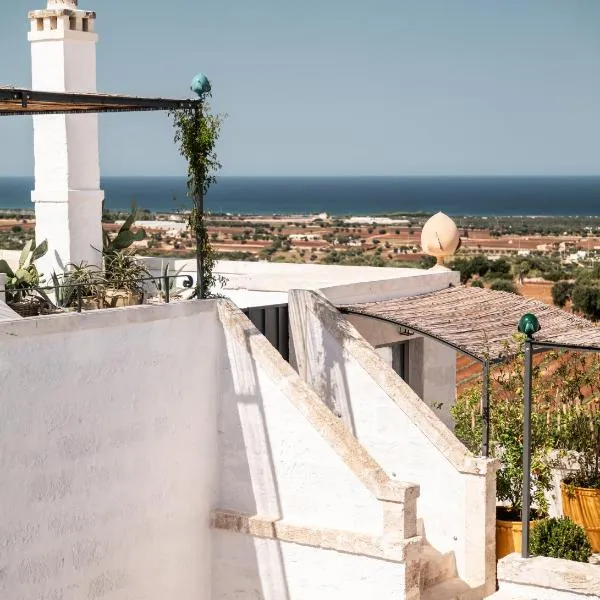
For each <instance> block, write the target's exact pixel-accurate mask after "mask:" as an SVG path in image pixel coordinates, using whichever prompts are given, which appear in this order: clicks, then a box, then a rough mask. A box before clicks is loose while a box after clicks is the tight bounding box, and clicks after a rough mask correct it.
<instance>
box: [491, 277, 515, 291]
mask: <svg viewBox="0 0 600 600" xmlns="http://www.w3.org/2000/svg"><path fill="white" fill-rule="evenodd" d="M490 289H492V290H496V291H498V292H510V293H511V294H518V292H517V288H516V287H515V284H514V283H513V282H512V281H509V280H508V279H496V280H495V281H493V282H492V285H491V286H490Z"/></svg>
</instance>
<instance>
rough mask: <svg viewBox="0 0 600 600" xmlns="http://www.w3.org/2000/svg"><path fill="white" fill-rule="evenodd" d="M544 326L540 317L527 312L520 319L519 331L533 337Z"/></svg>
mask: <svg viewBox="0 0 600 600" xmlns="http://www.w3.org/2000/svg"><path fill="white" fill-rule="evenodd" d="M541 328H542V326H541V325H540V322H539V320H538V318H537V317H536V316H535V315H534V314H532V313H526V314H524V315H523V316H522V317H521V318H520V319H519V325H518V326H517V329H518V330H519V333H524V334H525V335H526V336H527V337H531V336H532V335H533V334H534V333H537V332H538V331H539V330H540V329H541Z"/></svg>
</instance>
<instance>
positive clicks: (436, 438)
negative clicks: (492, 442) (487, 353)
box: [290, 290, 499, 476]
mask: <svg viewBox="0 0 600 600" xmlns="http://www.w3.org/2000/svg"><path fill="white" fill-rule="evenodd" d="M290 295H291V297H295V298H297V299H298V303H299V305H300V306H310V307H311V310H313V311H314V313H315V314H316V315H317V317H318V318H319V319H320V321H321V323H322V324H323V326H324V327H326V328H327V330H328V331H329V333H331V334H332V335H333V336H334V337H335V338H336V339H337V341H338V342H339V343H340V344H342V345H343V346H344V348H345V349H346V350H347V351H348V352H349V353H350V354H351V355H352V356H353V357H354V358H355V359H356V360H357V362H358V363H359V364H360V366H361V367H362V368H363V369H364V370H365V371H366V372H367V373H368V374H369V376H370V377H371V378H372V379H373V381H375V382H376V383H377V384H378V385H379V386H380V387H381V389H382V390H383V391H384V392H385V393H386V394H387V395H388V396H389V397H390V398H392V399H393V401H394V402H395V403H396V405H397V406H398V407H399V408H400V410H402V411H403V412H404V413H405V414H406V415H407V416H408V417H409V418H410V420H411V422H412V423H414V425H416V426H417V427H418V428H419V429H420V430H421V431H422V432H423V434H424V435H425V436H426V437H427V439H429V441H430V442H431V444H432V445H433V446H434V447H435V448H437V449H438V450H439V452H440V453H441V454H442V455H443V456H444V457H445V458H446V460H448V461H449V462H450V464H451V465H452V466H453V467H454V468H455V469H456V470H457V471H458V472H461V473H466V474H471V475H482V476H483V475H485V474H486V473H489V472H491V471H493V472H495V471H496V469H497V467H498V465H499V462H498V461H497V460H495V459H486V458H480V457H475V456H474V455H473V454H472V453H471V452H469V451H468V450H467V448H466V447H465V446H464V445H463V444H462V443H461V442H460V441H459V440H458V438H457V437H456V436H455V435H454V434H453V433H452V432H451V431H450V430H449V429H448V428H447V427H446V426H445V425H444V424H443V423H442V421H441V420H440V419H439V417H438V416H437V415H436V414H435V412H434V411H433V410H432V409H431V408H430V407H429V406H427V405H426V404H425V403H424V402H423V401H422V400H421V398H419V396H417V394H416V393H415V392H414V391H413V390H412V389H411V388H410V387H409V386H408V384H406V383H405V382H404V381H403V380H402V379H401V378H400V376H399V375H398V374H397V373H395V372H394V371H393V370H392V369H390V368H389V367H388V366H387V365H386V363H385V361H384V360H383V359H382V358H381V357H380V356H379V355H378V354H377V352H375V351H374V350H373V348H372V347H371V345H370V344H369V343H368V342H367V341H366V340H365V339H364V338H363V337H362V336H361V335H360V334H359V333H358V331H356V329H355V328H354V326H353V325H352V324H351V323H349V322H348V320H347V319H346V318H345V317H344V315H342V314H341V313H340V312H339V311H338V310H337V308H335V306H333V305H332V304H331V303H330V302H329V301H328V300H327V299H325V298H324V297H322V296H320V295H318V294H316V293H315V292H312V291H307V290H291V292H290ZM292 305H293V302H290V308H291V307H292Z"/></svg>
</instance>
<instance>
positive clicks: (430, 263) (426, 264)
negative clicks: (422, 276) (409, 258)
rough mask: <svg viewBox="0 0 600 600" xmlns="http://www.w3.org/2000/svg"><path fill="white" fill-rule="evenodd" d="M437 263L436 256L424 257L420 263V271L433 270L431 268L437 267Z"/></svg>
mask: <svg viewBox="0 0 600 600" xmlns="http://www.w3.org/2000/svg"><path fill="white" fill-rule="evenodd" d="M436 262H437V261H436V259H435V257H434V256H424V257H423V258H422V259H421V260H420V261H419V269H431V267H434V266H435V264H436Z"/></svg>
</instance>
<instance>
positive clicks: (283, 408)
mask: <svg viewBox="0 0 600 600" xmlns="http://www.w3.org/2000/svg"><path fill="white" fill-rule="evenodd" d="M0 338H2V340H3V343H2V346H1V347H0V352H2V360H1V361H0V377H1V378H2V381H3V385H2V390H1V402H0V489H2V496H1V497H0V572H1V573H2V578H1V579H0V597H1V598H7V599H11V600H12V599H18V600H40V598H44V600H59V599H60V600H66V599H67V598H68V599H70V598H74V599H76V598H90V599H100V598H101V599H102V600H125V599H127V600H134V599H140V600H164V599H165V598H177V600H215V599H223V600H225V599H227V600H234V599H235V600H245V599H248V600H257V599H262V598H264V599H265V600H267V599H268V600H279V599H280V598H283V599H285V600H304V599H306V600H309V599H310V600H314V599H317V600H318V599H320V598H323V600H324V599H325V598H327V599H328V600H337V599H340V600H342V599H344V600H345V599H347V598H348V597H353V593H354V594H359V595H360V597H364V598H381V599H388V598H389V599H390V600H391V599H392V598H393V599H400V600H402V599H406V600H416V599H417V598H418V594H419V589H418V582H419V565H420V563H419V552H420V548H421V540H420V538H419V537H417V536H416V499H417V496H418V488H416V487H415V486H411V485H407V484H404V483H403V482H402V481H401V480H399V479H398V478H390V477H388V476H387V475H386V473H385V472H384V470H383V469H382V468H381V467H380V466H379V465H378V463H377V462H375V460H374V459H373V458H372V457H371V456H370V455H369V454H368V453H367V452H366V451H365V449H364V448H363V447H362V446H361V445H360V444H359V443H358V441H357V440H356V438H354V437H353V436H352V435H351V433H350V432H349V431H348V430H347V429H346V428H345V427H344V426H343V424H342V423H340V422H339V420H337V419H335V418H334V417H333V416H332V415H331V414H330V412H329V411H328V410H327V409H326V408H325V407H324V406H323V404H322V402H321V401H320V399H319V398H318V397H317V396H316V394H314V392H312V391H311V390H310V389H309V388H308V386H307V385H306V383H304V382H303V381H301V380H300V378H299V377H298V375H297V374H296V373H295V372H294V371H293V370H292V369H291V367H289V365H287V364H286V363H285V362H284V361H283V360H282V359H281V357H280V356H279V355H278V354H277V353H276V351H275V350H274V349H273V348H272V346H271V345H270V344H269V342H268V341H267V340H266V339H265V338H263V337H262V336H260V335H259V334H258V332H257V331H256V329H255V328H254V327H253V326H252V325H251V324H250V323H249V321H248V320H247V319H246V318H245V317H244V316H243V315H242V314H241V312H240V311H239V310H237V309H236V308H235V307H233V306H232V305H231V304H230V303H228V302H226V301H213V302H188V303H179V304H172V305H163V306H156V307H149V306H141V307H131V308H126V309H114V310H105V311H95V312H88V313H83V314H74V313H71V314H66V315H60V316H52V317H44V318H38V319H21V320H18V321H14V322H6V323H0ZM227 510H228V511H230V512H229V513H227V514H226V515H225V518H223V516H222V514H223V511H227ZM215 514H221V518H220V519H219V518H218V517H215ZM245 515H250V516H253V515H257V516H258V517H259V522H258V525H256V524H255V529H253V530H252V531H250V530H249V529H248V530H245V527H246V525H245V524H244V523H247V521H245V520H244V519H245ZM261 519H262V520H261ZM269 519H271V520H269ZM232 523H233V525H234V526H233V527H229V526H228V524H229V525H231V524H232ZM354 597H356V595H354Z"/></svg>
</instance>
